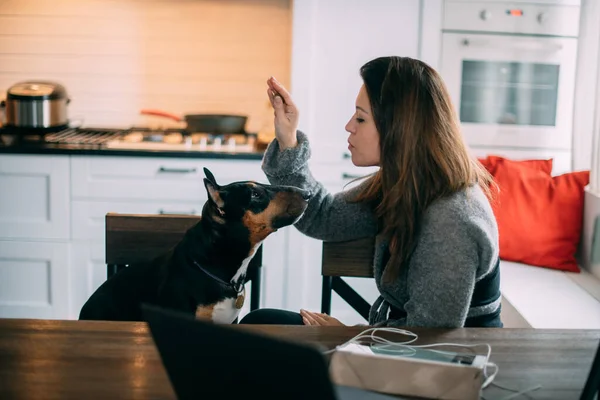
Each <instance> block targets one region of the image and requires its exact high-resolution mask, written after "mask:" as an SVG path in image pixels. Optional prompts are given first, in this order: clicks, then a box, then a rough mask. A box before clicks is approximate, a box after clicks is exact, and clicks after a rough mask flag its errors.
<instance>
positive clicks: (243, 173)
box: [71, 156, 266, 202]
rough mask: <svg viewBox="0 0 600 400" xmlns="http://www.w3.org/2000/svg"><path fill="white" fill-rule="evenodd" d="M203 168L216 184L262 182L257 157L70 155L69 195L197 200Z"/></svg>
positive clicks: (262, 174) (200, 196) (105, 197)
mask: <svg viewBox="0 0 600 400" xmlns="http://www.w3.org/2000/svg"><path fill="white" fill-rule="evenodd" d="M204 167H206V168H208V169H209V170H210V171H211V172H212V173H213V174H214V175H215V178H216V179H217V182H218V183H219V184H227V183H231V182H233V181H239V180H256V181H259V182H266V177H265V176H264V173H263V172H262V170H261V161H260V160H231V159H227V160H217V159H177V158H166V157H165V158H160V157H157V158H145V157H144V158H142V157H106V156H102V157H92V156H73V157H72V160H71V179H72V180H71V183H72V185H71V194H72V197H73V198H74V199H85V198H92V199H124V200H144V201H150V202H152V201H158V200H175V201H200V200H201V199H202V198H204V196H205V193H206V189H205V188H204V184H203V182H202V179H203V178H204V171H203V168H204Z"/></svg>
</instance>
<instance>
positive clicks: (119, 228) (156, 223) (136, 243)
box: [106, 213, 200, 265]
mask: <svg viewBox="0 0 600 400" xmlns="http://www.w3.org/2000/svg"><path fill="white" fill-rule="evenodd" d="M199 221H200V216H197V215H154V214H152V215H146V214H116V213H108V214H106V264H120V265H124V264H133V263H139V262H147V261H150V260H152V259H154V258H155V257H157V256H158V255H160V254H162V253H164V252H165V251H167V250H168V249H170V248H171V247H173V246H174V245H175V244H177V242H179V241H180V240H181V239H182V238H183V235H185V233H186V231H187V230H188V229H189V228H191V227H192V226H194V225H195V224H197V223H198V222H199Z"/></svg>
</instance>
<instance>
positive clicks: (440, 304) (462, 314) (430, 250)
mask: <svg viewBox="0 0 600 400" xmlns="http://www.w3.org/2000/svg"><path fill="white" fill-rule="evenodd" d="M297 137H298V146H296V147H295V148H292V149H285V150H283V151H280V149H279V144H278V142H277V139H275V140H274V141H273V142H271V143H270V144H269V147H268V148H267V151H266V153H265V156H264V159H263V164H262V168H263V171H264V172H265V174H266V176H267V178H268V179H269V182H271V183H272V184H277V185H291V186H296V187H301V188H304V189H308V190H310V192H311V193H312V194H313V197H312V198H311V200H310V202H309V205H308V208H307V210H306V212H305V213H304V215H303V217H302V218H301V219H300V220H299V221H298V222H297V223H296V224H295V226H296V228H297V229H298V230H300V232H302V233H304V234H305V235H307V236H310V237H313V238H316V239H320V240H323V241H345V240H352V239H359V238H364V237H369V236H370V237H373V236H375V237H376V240H375V246H376V248H375V255H374V260H373V268H374V276H375V282H376V285H377V288H378V289H379V292H380V296H379V298H378V299H377V300H376V302H375V303H374V304H373V305H372V307H371V310H370V315H369V324H371V325H376V326H406V327H411V326H413V327H462V326H464V324H465V320H466V319H467V318H468V317H477V316H481V315H485V314H489V313H492V312H494V311H496V310H498V308H499V307H500V298H497V299H495V300H494V301H492V302H491V303H488V304H485V305H482V306H481V305H480V306H477V307H470V303H471V296H472V294H473V289H474V286H475V283H476V282H477V281H479V280H481V279H483V278H484V277H485V276H486V275H487V274H489V273H490V272H491V271H492V270H493V269H494V266H495V265H496V262H497V260H498V230H497V225H496V220H495V218H494V214H493V212H492V209H491V207H490V204H489V202H488V200H487V198H486V197H485V194H484V193H483V191H482V190H481V189H480V188H479V187H478V186H472V187H471V188H470V189H468V190H466V191H463V192H459V193H456V194H454V195H452V196H450V197H447V198H443V199H440V200H437V201H435V202H434V203H433V204H431V205H430V206H429V208H428V209H427V210H426V212H425V215H424V217H423V220H422V225H421V228H420V233H419V237H418V239H417V240H418V241H417V245H416V248H415V251H414V253H413V255H412V257H411V259H410V261H409V263H408V267H407V268H402V269H401V272H400V275H399V277H398V279H397V280H396V281H395V282H393V283H392V284H386V283H384V282H383V281H382V279H381V277H382V273H383V270H384V267H385V265H383V264H384V262H383V261H382V260H383V259H384V258H385V254H386V251H387V245H388V240H386V238H384V237H382V235H380V234H379V233H378V231H377V223H376V219H375V216H374V213H373V211H372V210H371V209H370V208H368V207H367V206H366V205H363V204H357V203H350V202H348V201H347V199H348V197H347V196H348V195H354V194H356V190H357V188H352V189H349V190H347V191H344V192H340V193H336V194H332V193H328V192H327V190H326V189H325V188H324V186H323V185H322V184H320V183H319V182H317V181H316V180H315V179H314V177H313V176H312V174H311V172H310V170H309V167H308V160H309V158H310V146H309V142H308V139H307V137H306V135H305V134H304V133H303V132H301V131H298V132H297ZM359 187H360V186H359ZM390 306H392V307H394V308H396V309H397V310H399V311H400V312H401V313H400V315H405V317H401V318H399V319H391V318H390V316H389V310H390ZM396 315H397V314H396ZM342 322H343V321H342Z"/></svg>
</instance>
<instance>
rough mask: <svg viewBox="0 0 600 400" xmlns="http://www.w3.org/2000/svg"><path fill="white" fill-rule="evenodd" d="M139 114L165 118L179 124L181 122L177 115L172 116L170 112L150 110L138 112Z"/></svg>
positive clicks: (181, 119)
mask: <svg viewBox="0 0 600 400" xmlns="http://www.w3.org/2000/svg"><path fill="white" fill-rule="evenodd" d="M140 114H142V115H155V116H157V117H165V118H171V119H173V120H175V121H177V122H181V121H183V118H182V117H181V116H179V115H176V114H172V113H170V112H167V111H162V110H150V109H143V110H141V111H140Z"/></svg>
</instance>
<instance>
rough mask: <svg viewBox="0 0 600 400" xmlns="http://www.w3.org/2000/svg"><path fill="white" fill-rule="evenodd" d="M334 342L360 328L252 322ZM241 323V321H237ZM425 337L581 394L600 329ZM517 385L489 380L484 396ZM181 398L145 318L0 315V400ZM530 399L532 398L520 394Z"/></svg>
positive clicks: (506, 375) (549, 392)
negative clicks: (476, 350) (482, 351)
mask: <svg viewBox="0 0 600 400" xmlns="http://www.w3.org/2000/svg"><path fill="white" fill-rule="evenodd" d="M237 327H239V329H249V330H252V331H260V332H262V333H266V334H272V335H275V336H284V337H287V338H290V339H293V340H298V341H304V342H309V343H320V344H322V345H325V346H327V347H328V348H332V347H334V346H336V345H338V344H341V343H343V342H344V341H346V340H348V339H349V338H351V337H353V336H355V335H356V334H358V333H359V332H360V331H361V330H362V328H358V327H310V326H258V325H257V326H250V325H238V326H237ZM237 327H236V328H237ZM412 331H413V332H415V333H417V334H418V335H419V337H420V339H419V341H418V342H419V343H432V342H456V343H466V344H473V343H489V344H490V345H491V346H492V357H491V359H492V360H493V361H494V362H496V363H497V364H498V365H499V367H500V373H499V374H498V376H497V378H496V381H495V382H497V383H498V384H501V385H503V386H508V387H510V388H515V389H524V388H528V387H532V386H536V385H542V389H540V390H537V391H535V392H533V393H531V394H530V398H533V399H557V400H558V399H560V400H569V399H578V396H579V394H580V393H581V390H582V388H583V385H584V383H585V379H586V377H587V374H588V371H589V368H590V366H591V363H592V359H593V356H594V352H595V350H596V347H597V346H598V342H599V340H600V331H597V330H595V331H592V330H589V331H583V330H533V329H456V330H421V329H414V330H412ZM510 393H511V392H508V391H505V390H501V389H499V388H496V387H490V388H489V389H485V390H484V393H483V395H484V397H485V399H486V400H491V399H499V398H502V397H504V396H507V395H508V394H510ZM50 398H52V399H59V398H60V399H92V398H98V399H172V398H175V395H174V392H173V390H172V388H171V386H170V383H169V380H168V378H167V375H166V372H165V370H164V368H163V366H162V364H161V361H160V358H159V355H158V352H157V350H156V348H155V347H154V343H153V341H152V338H151V336H150V333H149V331H148V328H147V326H146V324H144V323H129V322H93V321H90V322H88V321H56V320H17V319H4V320H2V319H0V399H4V400H9V399H50ZM521 398H526V397H521Z"/></svg>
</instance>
